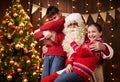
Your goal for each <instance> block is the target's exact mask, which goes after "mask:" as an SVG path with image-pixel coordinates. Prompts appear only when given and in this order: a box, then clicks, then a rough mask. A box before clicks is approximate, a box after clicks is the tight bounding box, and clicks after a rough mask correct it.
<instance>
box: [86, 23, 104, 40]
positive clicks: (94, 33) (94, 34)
mask: <svg viewBox="0 0 120 82" xmlns="http://www.w3.org/2000/svg"><path fill="white" fill-rule="evenodd" d="M87 32H88V38H89V40H90V41H93V40H97V39H98V38H100V36H101V35H102V32H99V31H98V29H97V28H96V27H95V26H94V25H91V26H89V27H88V29H87Z"/></svg>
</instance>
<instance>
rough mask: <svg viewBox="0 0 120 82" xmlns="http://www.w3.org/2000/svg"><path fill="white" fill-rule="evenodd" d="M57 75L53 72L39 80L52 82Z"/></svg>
mask: <svg viewBox="0 0 120 82" xmlns="http://www.w3.org/2000/svg"><path fill="white" fill-rule="evenodd" d="M58 76H59V74H58V73H53V74H51V75H49V76H46V77H45V78H43V79H42V80H41V82H54V80H55V79H56V78H57V77H58Z"/></svg>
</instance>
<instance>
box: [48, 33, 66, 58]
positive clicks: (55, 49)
mask: <svg viewBox="0 0 120 82" xmlns="http://www.w3.org/2000/svg"><path fill="white" fill-rule="evenodd" d="M63 39H64V34H63V33H58V34H57V36H56V41H55V42H56V43H54V44H53V45H47V48H48V51H47V53H46V54H47V55H52V56H53V55H55V56H66V53H65V52H64V50H63V47H62V41H63Z"/></svg>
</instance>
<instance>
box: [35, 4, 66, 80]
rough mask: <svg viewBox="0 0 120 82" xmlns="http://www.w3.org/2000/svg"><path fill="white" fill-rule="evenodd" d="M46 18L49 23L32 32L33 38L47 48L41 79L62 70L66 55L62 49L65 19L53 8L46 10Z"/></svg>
mask: <svg viewBox="0 0 120 82" xmlns="http://www.w3.org/2000/svg"><path fill="white" fill-rule="evenodd" d="M46 16H47V18H48V19H49V20H50V21H49V22H48V23H46V24H44V25H43V26H41V27H40V28H39V29H37V30H36V31H35V32H34V36H35V38H37V39H39V40H42V41H43V43H44V44H45V46H46V48H47V52H46V53H45V54H44V63H43V64H44V67H43V71H42V78H44V77H46V76H48V75H50V74H52V73H54V72H56V71H58V70H61V69H63V68H64V67H65V60H66V53H65V52H64V51H63V47H62V41H63V39H64V34H63V32H62V30H63V28H64V21H65V17H62V16H61V14H60V12H59V9H58V8H57V7H55V6H50V7H49V8H48V9H47V12H46ZM45 46H44V47H45Z"/></svg>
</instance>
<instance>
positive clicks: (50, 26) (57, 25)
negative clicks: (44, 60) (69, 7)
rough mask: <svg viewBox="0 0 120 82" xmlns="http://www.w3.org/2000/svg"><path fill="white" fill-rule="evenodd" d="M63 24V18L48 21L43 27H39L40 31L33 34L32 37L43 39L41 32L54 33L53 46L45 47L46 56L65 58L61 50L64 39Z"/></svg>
mask: <svg viewBox="0 0 120 82" xmlns="http://www.w3.org/2000/svg"><path fill="white" fill-rule="evenodd" d="M64 22H65V17H62V18H60V19H58V20H56V21H50V22H48V23H46V24H44V25H43V26H41V27H40V31H39V32H37V33H35V34H34V37H35V38H36V39H40V38H42V37H43V31H46V30H50V31H55V32H56V33H57V34H56V38H55V42H54V43H53V45H47V48H48V51H47V53H46V54H47V55H52V56H66V53H65V52H64V50H63V47H62V41H63V39H64V34H63V32H62V30H63V28H64Z"/></svg>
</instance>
